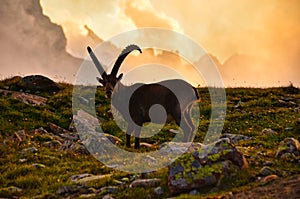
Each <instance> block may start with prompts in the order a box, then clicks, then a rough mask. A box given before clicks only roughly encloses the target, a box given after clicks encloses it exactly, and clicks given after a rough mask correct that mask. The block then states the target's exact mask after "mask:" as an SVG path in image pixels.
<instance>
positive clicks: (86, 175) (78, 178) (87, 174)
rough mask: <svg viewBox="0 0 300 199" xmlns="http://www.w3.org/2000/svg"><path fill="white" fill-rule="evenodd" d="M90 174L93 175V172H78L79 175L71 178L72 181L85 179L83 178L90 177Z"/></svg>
mask: <svg viewBox="0 0 300 199" xmlns="http://www.w3.org/2000/svg"><path fill="white" fill-rule="evenodd" d="M90 176H93V175H92V174H89V173H83V174H77V175H72V176H71V177H70V180H71V181H72V182H78V181H79V180H81V179H83V178H87V177H90Z"/></svg>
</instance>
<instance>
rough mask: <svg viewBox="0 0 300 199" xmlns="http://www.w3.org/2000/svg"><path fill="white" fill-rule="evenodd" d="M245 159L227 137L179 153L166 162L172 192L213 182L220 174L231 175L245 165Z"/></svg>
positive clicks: (183, 190)
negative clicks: (169, 162)
mask: <svg viewBox="0 0 300 199" xmlns="http://www.w3.org/2000/svg"><path fill="white" fill-rule="evenodd" d="M247 167H248V163H247V161H246V159H245V158H244V156H243V154H242V153H240V152H239V151H238V150H237V149H236V148H235V147H234V146H233V145H232V144H231V143H230V140H229V139H228V138H222V139H220V140H218V141H216V142H214V143H212V144H209V145H203V146H202V147H201V149H199V150H196V151H194V152H190V153H187V154H184V155H182V156H181V157H180V158H178V159H176V160H175V161H174V162H173V163H172V164H171V165H170V166H169V173H168V174H169V176H168V185H169V189H170V191H171V193H181V192H186V191H191V190H193V189H199V188H202V187H208V186H212V185H216V184H217V183H218V182H219V180H220V179H221V176H230V175H232V174H235V173H237V172H239V171H240V170H241V169H243V168H247Z"/></svg>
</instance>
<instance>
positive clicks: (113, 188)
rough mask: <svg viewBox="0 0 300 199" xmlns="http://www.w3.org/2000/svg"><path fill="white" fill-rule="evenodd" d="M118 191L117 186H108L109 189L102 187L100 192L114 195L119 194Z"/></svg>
mask: <svg viewBox="0 0 300 199" xmlns="http://www.w3.org/2000/svg"><path fill="white" fill-rule="evenodd" d="M118 190H119V188H118V187H116V186H107V187H102V188H101V189H100V192H104V193H112V194H114V193H117V192H118Z"/></svg>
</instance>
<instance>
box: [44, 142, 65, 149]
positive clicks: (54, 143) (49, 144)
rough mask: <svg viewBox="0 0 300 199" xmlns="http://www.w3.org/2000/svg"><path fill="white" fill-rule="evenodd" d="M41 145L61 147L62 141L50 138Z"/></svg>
mask: <svg viewBox="0 0 300 199" xmlns="http://www.w3.org/2000/svg"><path fill="white" fill-rule="evenodd" d="M42 145H43V146H44V147H47V148H59V147H61V145H62V143H61V142H60V141H58V140H51V141H48V142H44V143H43V144H42Z"/></svg>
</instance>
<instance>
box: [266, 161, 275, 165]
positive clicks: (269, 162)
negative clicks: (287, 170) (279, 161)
mask: <svg viewBox="0 0 300 199" xmlns="http://www.w3.org/2000/svg"><path fill="white" fill-rule="evenodd" d="M273 164H274V163H273V162H271V161H266V162H265V163H264V166H272V165H273Z"/></svg>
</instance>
